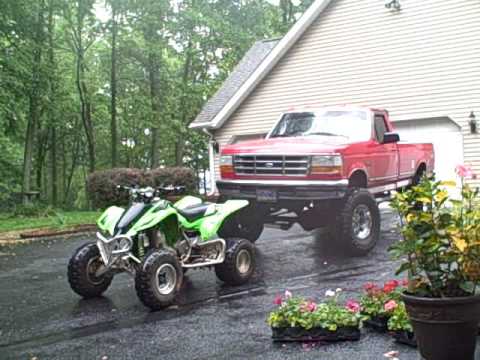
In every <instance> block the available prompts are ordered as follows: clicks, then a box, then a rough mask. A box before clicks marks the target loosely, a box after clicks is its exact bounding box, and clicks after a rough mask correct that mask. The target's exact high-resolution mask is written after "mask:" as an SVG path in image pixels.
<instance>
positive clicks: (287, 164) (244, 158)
mask: <svg viewBox="0 0 480 360" xmlns="http://www.w3.org/2000/svg"><path fill="white" fill-rule="evenodd" d="M233 163H234V167H235V173H236V174H238V175H268V176H272V175H273V176H306V175H308V170H309V166H310V158H309V157H308V156H301V155H300V156H296V155H235V156H234V158H233Z"/></svg>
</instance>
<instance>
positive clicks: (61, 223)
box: [0, 211, 101, 233]
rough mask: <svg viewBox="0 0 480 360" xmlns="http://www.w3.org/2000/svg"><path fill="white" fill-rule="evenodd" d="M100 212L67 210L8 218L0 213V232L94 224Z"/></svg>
mask: <svg viewBox="0 0 480 360" xmlns="http://www.w3.org/2000/svg"><path fill="white" fill-rule="evenodd" d="M100 214H101V213H99V212H96V211H68V212H58V215H54V216H48V217H17V218H10V217H8V216H7V215H0V233H1V232H6V231H17V230H33V229H44V228H49V229H64V228H68V227H71V226H74V225H84V224H95V222H96V220H97V218H98V217H99V216H100Z"/></svg>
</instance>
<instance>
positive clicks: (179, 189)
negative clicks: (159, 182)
mask: <svg viewBox="0 0 480 360" xmlns="http://www.w3.org/2000/svg"><path fill="white" fill-rule="evenodd" d="M117 189H118V190H124V191H128V192H129V193H130V196H131V197H132V198H133V199H139V198H140V199H144V200H151V199H154V198H156V197H159V196H166V195H181V194H183V193H185V190H186V188H185V186H174V185H168V186H159V187H157V188H153V187H150V186H149V187H145V188H140V187H138V186H133V187H132V186H123V185H118V186H117Z"/></svg>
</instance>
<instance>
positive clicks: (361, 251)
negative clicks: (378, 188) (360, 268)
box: [332, 189, 380, 256]
mask: <svg viewBox="0 0 480 360" xmlns="http://www.w3.org/2000/svg"><path fill="white" fill-rule="evenodd" d="M334 226H335V228H334V229H333V231H332V232H333V234H334V237H335V240H336V242H337V243H338V244H339V245H340V246H341V248H342V250H344V251H345V252H346V253H347V254H349V255H352V256H363V255H366V254H368V253H369V252H370V251H371V250H372V249H373V248H374V247H375V245H376V243H377V241H378V239H379V237H380V211H379V209H378V205H377V202H376V201H375V198H374V197H373V195H372V194H371V193H370V192H369V191H368V190H366V189H351V190H350V191H349V192H348V193H347V195H346V196H345V199H344V200H343V202H342V205H341V207H340V209H339V214H338V216H337V220H336V222H335V224H334Z"/></svg>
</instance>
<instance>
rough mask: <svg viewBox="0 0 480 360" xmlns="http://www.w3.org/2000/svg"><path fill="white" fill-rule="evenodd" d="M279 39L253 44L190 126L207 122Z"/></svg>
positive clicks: (193, 126)
mask: <svg viewBox="0 0 480 360" xmlns="http://www.w3.org/2000/svg"><path fill="white" fill-rule="evenodd" d="M279 41H280V40H279V39H274V40H260V41H257V42H256V43H255V44H253V46H252V47H251V48H250V50H248V51H247V53H246V54H245V56H244V57H243V59H242V60H241V61H240V62H239V63H238V65H237V66H236V67H235V68H234V69H233V71H232V73H231V74H230V76H229V77H228V78H227V79H226V80H225V82H224V83H223V85H222V87H221V88H220V89H219V90H218V91H217V92H216V93H215V95H213V96H212V97H211V98H210V100H209V101H208V102H207V103H206V104H205V105H204V107H203V109H202V111H201V112H200V114H198V115H197V117H196V118H195V120H194V121H193V122H192V123H191V125H190V127H192V128H196V127H202V126H205V125H206V124H209V123H210V122H211V121H212V120H213V119H214V118H215V116H216V115H217V114H218V113H219V112H220V111H221V110H222V109H223V107H224V106H225V105H226V104H227V103H228V101H229V100H230V99H231V98H232V97H233V96H234V95H235V94H236V93H237V91H238V89H240V87H241V86H242V85H243V84H244V83H245V81H247V80H248V78H249V77H250V76H251V75H252V74H253V73H254V72H255V70H256V69H257V68H258V67H259V66H260V64H261V63H262V61H263V60H264V59H265V58H266V57H267V55H268V54H269V53H270V52H271V51H272V50H273V48H274V47H275V45H277V44H278V42H279Z"/></svg>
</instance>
